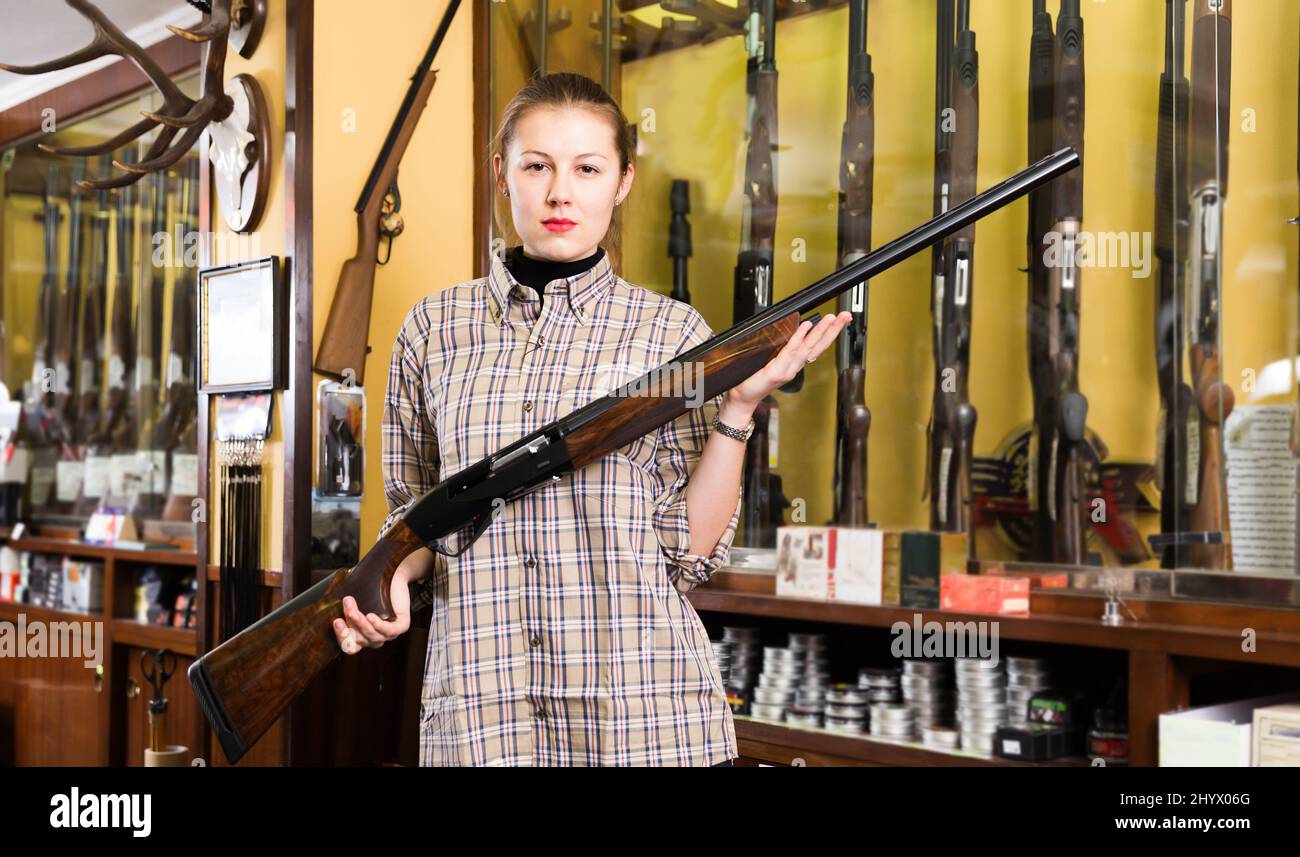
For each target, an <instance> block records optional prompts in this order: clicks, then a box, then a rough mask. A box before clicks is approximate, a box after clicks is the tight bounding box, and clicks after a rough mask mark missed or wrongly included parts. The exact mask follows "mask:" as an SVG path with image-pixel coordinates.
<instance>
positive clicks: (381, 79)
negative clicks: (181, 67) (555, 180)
mask: <svg viewBox="0 0 1300 857" xmlns="http://www.w3.org/2000/svg"><path fill="white" fill-rule="evenodd" d="M472 6H473V4H472V3H468V2H466V3H462V4H461V8H460V10H459V11H458V12H457V13H456V20H455V23H454V24H453V25H452V27H451V29H450V31H449V32H448V34H447V38H446V40H445V41H444V42H443V44H442V48H441V49H440V51H439V53H438V57H437V60H436V61H435V63H434V67H435V68H437V69H439V75H438V82H437V84H436V85H435V86H434V88H433V93H432V95H431V97H430V99H429V103H428V106H427V108H426V109H425V112H424V116H423V118H422V119H421V121H420V125H419V128H418V129H417V130H416V132H415V136H414V137H413V138H412V139H411V143H410V146H409V147H408V149H407V151H406V156H405V157H404V158H403V159H402V167H401V172H400V175H399V179H400V187H401V191H402V216H403V217H404V218H405V220H406V231H405V233H404V234H403V235H402V236H400V237H399V238H398V239H397V240H396V241H395V242H394V244H393V255H392V260H391V261H390V262H389V263H388V264H387V265H385V266H383V267H381V268H379V270H378V273H377V274H376V276H375V299H374V306H373V311H372V314H371V319H370V345H371V348H372V349H373V351H372V352H371V354H370V357H369V359H368V360H367V361H366V371H365V382H366V383H365V387H366V492H365V497H364V499H363V501H362V507H361V508H362V534H361V543H362V545H363V546H368V545H369V544H370V543H371V542H373V541H374V538H375V535H376V534H377V533H378V529H379V525H380V523H381V522H382V521H383V518H384V516H385V515H386V514H387V505H386V503H385V500H384V488H383V476H382V472H381V470H380V466H379V465H380V424H381V418H382V415H383V398H384V391H385V386H386V378H387V370H388V358H389V354H390V352H391V351H392V347H393V341H394V340H395V339H396V337H397V331H398V328H399V327H401V323H402V319H403V318H404V317H405V316H406V313H407V311H408V310H410V308H411V307H412V306H413V305H414V304H415V303H416V302H417V301H418V300H420V299H421V298H423V297H424V296H426V295H428V294H430V293H431V292H435V291H438V290H440V289H443V288H445V287H447V286H449V285H454V284H456V283H459V282H464V281H465V280H469V279H471V278H472V277H473V262H474V247H473V236H474V224H473V217H472V212H473V197H472V185H473V166H472V158H473V157H475V154H476V153H474V152H473V151H472V145H473V137H472V135H473V103H472V98H473V91H474V86H473V69H472V65H471V41H470V35H471V15H472ZM444 9H445V3H444V2H441V0H440V2H436V3H430V2H428V0H382V2H379V3H372V4H371V6H370V13H369V14H364V15H358V14H356V9H355V8H354V7H352V6H351V4H347V3H317V4H316V39H315V52H316V57H315V64H316V77H315V81H314V85H315V126H314V143H315V151H314V159H315V176H314V180H313V185H312V192H313V194H314V197H315V199H314V212H313V233H312V240H313V242H314V245H315V258H314V259H313V263H314V267H315V274H314V280H315V283H314V290H313V295H312V299H313V302H314V304H313V306H314V319H313V321H314V329H315V339H314V342H315V345H319V343H320V337H321V334H322V333H323V332H324V330H325V319H326V317H327V315H328V314H329V308H330V301H331V299H332V297H333V294H334V289H335V285H336V284H337V281H338V275H339V270H340V269H341V268H342V265H343V263H344V261H345V260H347V259H348V258H349V257H350V256H352V254H353V253H355V252H356V216H355V214H354V213H353V206H354V205H355V204H356V201H357V196H358V195H359V194H360V192H361V189H362V186H363V185H364V184H365V180H366V176H367V175H368V173H369V171H370V168H371V166H372V164H373V163H374V161H375V157H376V156H377V155H378V154H379V149H380V146H381V145H382V144H383V141H384V136H385V135H386V134H387V133H388V128H389V126H390V125H391V124H392V121H393V117H394V116H395V115H396V113H397V108H398V106H399V105H400V103H401V101H402V96H403V95H405V93H406V88H407V82H408V81H409V80H410V78H411V74H412V72H414V71H415V67H416V66H417V65H418V64H419V62H420V58H421V57H422V56H423V55H424V51H425V50H426V49H427V48H428V45H429V41H430V39H432V38H433V33H434V30H436V29H437V25H438V21H439V20H441V18H442V14H443V11H444ZM397 22H400V26H394V24H395V23H397ZM345 110H350V111H353V112H354V118H355V131H349V130H348V128H350V127H352V125H351V123H348V122H347V121H346V120H347V117H345V115H344V111H345ZM321 380H322V378H321V376H319V375H318V376H316V378H315V381H316V382H320V381H321Z"/></svg>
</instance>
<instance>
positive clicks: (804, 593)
mask: <svg viewBox="0 0 1300 857" xmlns="http://www.w3.org/2000/svg"><path fill="white" fill-rule="evenodd" d="M776 538H777V560H776V594H777V595H780V596H785V597H790V598H807V599H812V600H817V601H840V602H846V603H853V604H880V603H881V594H882V593H881V564H882V560H883V556H882V545H883V538H882V534H881V533H880V532H879V531H878V530H870V529H849V528H846V527H781V528H779V529H778V530H777V537H776Z"/></svg>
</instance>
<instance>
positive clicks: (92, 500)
mask: <svg viewBox="0 0 1300 857" xmlns="http://www.w3.org/2000/svg"><path fill="white" fill-rule="evenodd" d="M105 161H107V159H105ZM101 166H102V167H105V168H106V167H107V166H108V164H107V163H102V164H101ZM98 174H100V175H103V174H104V173H103V170H102V169H101V170H100V171H99V173H98ZM91 218H92V222H91V226H90V268H89V270H88V271H87V273H86V291H85V295H84V296H83V297H82V301H81V313H80V314H79V315H78V322H77V323H78V328H79V329H78V333H77V341H78V343H79V350H80V363H79V365H78V368H77V425H76V431H75V434H74V443H75V444H76V446H77V448H78V449H79V451H80V455H79V457H80V458H81V459H82V475H81V479H80V481H81V487H80V491H79V494H78V497H77V502H76V507H75V509H74V513H75V514H77V515H78V516H82V517H84V516H88V515H90V514H91V513H92V512H94V511H95V507H96V506H97V505H98V503H99V498H100V497H101V496H103V491H102V490H101V489H98V487H97V485H96V484H94V483H88V482H87V476H88V475H89V470H90V468H91V467H92V458H91V453H92V444H91V442H92V440H93V439H94V436H95V430H96V428H97V427H98V425H99V420H100V417H101V412H100V407H99V405H100V402H99V399H100V391H101V390H102V389H103V379H102V376H101V373H102V362H103V361H102V358H103V354H104V301H105V299H106V297H107V291H108V254H109V222H108V218H109V192H108V191H107V190H101V191H99V192H98V197H97V205H96V206H95V209H94V211H93V213H92V214H91ZM88 488H89V489H90V490H87V489H88Z"/></svg>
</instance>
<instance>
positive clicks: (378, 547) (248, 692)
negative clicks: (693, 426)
mask: <svg viewBox="0 0 1300 857" xmlns="http://www.w3.org/2000/svg"><path fill="white" fill-rule="evenodd" d="M1078 163H1079V157H1078V155H1077V154H1076V153H1075V152H1073V151H1071V150H1062V151H1060V152H1056V153H1055V154H1053V155H1051V156H1050V157H1048V158H1044V159H1043V160H1041V161H1039V162H1038V163H1036V164H1033V165H1032V166H1030V167H1029V168H1028V169H1026V170H1024V171H1022V172H1019V173H1017V174H1015V175H1013V176H1011V177H1010V178H1008V179H1006V180H1005V181H1003V182H1001V183H1000V184H997V185H995V186H994V187H991V188H989V189H988V190H986V191H984V192H983V193H981V194H979V195H978V196H975V197H973V198H971V199H968V200H966V201H965V202H962V203H960V204H958V205H955V206H954V207H953V208H952V209H950V210H949V211H948V212H946V213H945V214H943V215H941V216H940V217H937V218H935V219H933V220H930V221H927V222H926V223H924V224H922V225H921V226H919V227H917V228H916V229H913V230H912V231H910V232H907V233H905V234H904V235H902V236H901V237H899V238H896V239H894V240H893V241H891V242H889V243H888V244H886V245H885V246H883V247H881V248H880V249H878V250H876V251H874V252H872V253H870V254H868V255H867V256H864V257H863V258H861V259H859V260H857V261H856V262H853V263H852V264H850V265H848V266H846V267H844V268H841V269H839V270H838V271H835V272H834V273H832V274H829V275H827V276H826V277H823V278H822V279H821V280H818V281H817V282H816V283H813V284H812V285H810V286H807V287H806V288H804V289H802V290H801V291H799V292H797V293H795V294H794V295H791V296H790V297H788V298H786V299H785V300H783V301H781V302H780V303H777V304H776V305H775V306H772V307H769V308H768V309H765V310H763V311H762V312H759V313H758V314H756V315H754V316H751V317H750V318H748V319H746V320H744V321H742V322H740V323H739V324H736V325H734V326H733V327H732V328H731V329H729V330H727V331H724V332H723V333H720V334H718V335H717V336H714V337H713V338H712V339H709V340H708V341H707V342H703V343H701V344H700V345H698V346H696V347H695V348H692V349H691V350H689V351H687V352H685V353H684V354H681V355H679V356H678V357H677V358H675V359H674V361H673V362H674V363H675V364H677V365H679V366H682V365H691V364H695V365H697V366H699V367H702V369H703V375H704V397H705V399H712V398H714V397H716V396H719V395H721V394H722V393H724V392H726V391H727V390H729V389H731V388H732V387H734V386H735V385H737V384H739V383H741V382H742V381H744V380H745V379H746V378H748V377H750V376H751V375H752V374H753V373H754V372H756V371H758V370H759V369H761V368H762V367H763V366H764V365H766V363H767V362H768V360H770V359H771V358H772V356H773V355H775V354H776V352H777V351H779V350H780V349H781V348H782V347H783V346H784V345H785V343H786V342H787V341H788V340H789V338H790V336H791V335H792V334H793V333H794V332H795V330H796V328H797V327H798V325H799V317H800V315H801V314H803V313H805V312H808V311H810V310H813V309H815V308H816V307H818V306H821V305H822V304H823V303H825V302H826V301H828V300H830V299H832V298H835V297H837V296H838V295H839V294H840V293H841V292H844V291H846V290H847V289H850V288H852V287H853V286H854V285H856V284H857V283H860V282H862V281H863V280H865V279H868V278H870V277H873V276H876V275H878V274H880V273H882V272H883V271H886V270H888V269H889V268H892V267H893V266H894V265H897V264H898V263H899V262H901V261H903V260H904V259H906V258H908V257H909V256H911V255H913V254H914V253H917V252H919V251H921V250H922V249H924V248H925V247H927V246H929V245H931V244H932V243H934V242H935V241H938V240H941V239H942V238H944V237H945V236H947V235H949V234H951V233H953V232H955V231H957V230H959V229H962V228H964V227H965V226H967V225H969V224H971V223H974V222H975V221H976V220H977V219H979V218H981V217H984V216H985V215H987V214H989V213H991V212H993V211H996V210H998V209H1000V208H1002V207H1004V206H1006V205H1008V204H1010V203H1011V202H1013V201H1015V200H1017V199H1019V198H1020V197H1022V196H1024V195H1025V194H1026V193H1027V192H1028V191H1030V190H1032V189H1033V188H1035V187H1038V186H1040V185H1042V184H1044V183H1046V182H1049V181H1051V180H1053V179H1054V178H1056V177H1057V176H1060V175H1064V174H1066V173H1067V172H1069V171H1070V170H1072V169H1074V168H1075V167H1076V166H1077V165H1078ZM662 377H667V376H666V374H665V372H664V369H663V367H660V368H657V369H654V370H652V371H651V372H650V373H648V374H647V375H645V376H643V377H642V378H639V379H637V380H635V381H631V382H629V383H628V384H627V385H625V386H623V387H621V388H619V389H618V390H615V391H614V392H612V393H610V394H608V395H606V396H604V397H602V398H599V399H596V400H594V401H592V402H590V403H588V404H586V405H584V406H582V407H580V408H578V409H577V410H575V411H573V412H572V413H570V414H568V415H567V416H564V417H562V418H561V419H559V420H556V421H555V422H553V423H550V424H549V425H546V426H544V427H542V428H540V429H538V430H537V431H535V432H533V433H531V434H529V435H526V436H525V437H522V438H520V439H519V440H517V441H515V442H514V443H512V444H510V445H508V446H506V447H505V448H504V449H502V450H500V451H499V452H497V453H495V454H493V455H491V456H489V457H487V458H485V459H483V460H481V461H479V462H477V463H475V464H472V465H470V466H469V467H467V468H465V469H463V470H461V471H460V472H458V473H456V474H454V475H452V476H450V477H449V478H447V479H444V480H443V481H442V482H439V483H438V484H437V485H436V486H434V487H433V488H431V489H430V490H429V491H428V492H426V493H425V494H423V495H422V496H420V497H419V498H417V499H416V500H415V501H414V502H412V503H411V505H410V506H409V507H408V509H407V510H406V512H405V513H404V514H403V515H402V517H401V518H400V519H399V520H398V521H396V522H395V523H394V524H393V525H392V526H391V527H389V528H388V529H387V530H386V531H385V532H384V535H383V537H382V538H380V539H379V541H378V542H376V544H375V545H374V547H372V548H371V549H370V550H369V551H367V552H366V555H365V556H364V557H362V558H361V561H360V562H359V563H357V565H355V566H354V567H352V568H350V569H346V568H345V569H339V570H338V571H336V572H335V573H334V574H333V575H332V576H331V577H329V578H327V579H325V580H322V581H321V582H320V583H318V584H316V585H315V586H313V587H311V588H310V589H308V590H307V591H305V592H303V593H302V594H300V595H298V596H297V597H295V598H294V599H292V600H291V601H289V602H287V603H285V604H284V605H282V606H281V607H279V608H278V609H277V610H275V612H273V613H271V614H269V615H267V616H265V617H263V618H262V619H261V620H260V621H258V622H257V623H256V624H254V625H252V626H250V627H248V628H246V629H244V630H243V631H241V632H240V633H239V634H237V635H235V636H234V637H232V638H230V639H229V640H227V641H226V642H224V643H222V644H221V645H220V646H218V647H217V648H215V649H213V650H212V651H210V652H208V653H207V654H205V655H203V657H202V658H200V659H199V660H197V661H195V662H194V663H193V664H192V665H191V666H190V669H189V672H188V675H189V679H190V683H191V685H192V686H193V687H194V692H195V694H196V695H197V696H198V698H199V701H200V703H201V704H202V707H203V713H204V716H205V717H206V718H207V720H208V723H209V724H211V726H212V728H213V729H214V730H215V731H216V733H217V738H218V740H219V742H220V744H221V747H222V750H223V751H224V752H225V754H226V757H227V759H229V760H230V762H231V763H232V764H233V763H234V762H237V761H238V760H239V759H240V758H242V757H243V755H244V754H245V753H246V752H247V751H248V749H249V747H251V746H252V744H253V743H254V742H255V741H257V739H258V738H260V737H261V736H262V735H263V734H264V733H265V732H266V730H267V729H268V728H270V726H271V725H272V724H273V723H274V722H275V721H276V719H277V718H279V717H280V715H281V714H282V713H283V712H284V711H285V709H286V708H287V707H288V706H289V705H290V703H292V702H293V700H294V699H295V698H297V697H298V695H299V694H301V693H302V691H303V690H304V689H305V688H306V687H307V686H308V685H309V684H310V683H311V681H312V679H313V678H315V677H316V676H317V675H318V674H319V673H320V671H321V670H322V669H324V668H325V667H326V666H327V665H329V664H330V663H331V662H332V661H333V660H334V659H335V658H336V657H337V656H338V655H339V647H338V643H337V641H336V639H335V637H334V631H333V628H332V627H331V623H332V622H333V620H334V619H335V618H337V617H339V616H341V615H342V606H341V602H342V599H343V598H344V597H345V596H347V595H351V596H353V597H355V598H356V599H357V604H358V606H359V607H360V609H361V611H362V612H363V613H364V612H374V613H377V614H378V615H382V616H390V617H391V616H392V615H393V611H392V605H391V603H390V601H389V590H390V588H391V586H392V578H393V572H394V571H395V570H396V569H397V567H398V565H399V564H400V563H401V561H402V560H403V559H405V558H406V557H407V556H409V555H410V554H411V553H412V552H413V551H415V550H416V549H418V548H421V547H424V546H425V545H433V546H435V549H438V550H439V552H441V553H447V550H446V548H445V547H443V546H441V545H438V544H437V542H438V541H439V540H440V539H442V538H444V537H445V536H448V535H451V534H453V533H458V532H464V533H466V534H467V538H468V541H466V542H462V543H463V544H465V545H468V544H471V543H472V542H473V540H474V539H476V538H478V537H479V536H481V535H482V534H483V532H484V531H485V530H486V529H487V528H488V526H489V525H490V524H491V522H492V520H493V517H494V513H495V509H496V508H499V504H498V502H497V501H499V500H513V499H515V498H517V497H520V496H522V495H524V494H526V493H528V492H530V491H532V490H535V489H538V488H541V487H543V486H546V485H550V484H552V483H555V482H559V481H561V480H562V479H563V478H564V476H565V475H566V474H568V473H570V472H572V471H574V470H578V469H581V468H583V467H585V466H587V465H588V464H592V463H593V462H596V461H598V460H599V459H600V458H602V457H603V456H605V455H607V454H608V453H610V452H612V451H614V450H616V449H618V448H619V447H621V446H623V445H625V444H627V443H630V442H632V441H634V440H636V439H637V438H639V437H641V436H642V435H644V434H647V433H649V432H651V431H654V430H655V429H657V428H659V427H660V426H663V425H665V424H666V423H669V422H671V421H673V420H675V419H677V418H678V417H680V416H681V415H682V414H684V413H686V412H687V410H688V408H689V407H690V405H689V404H688V401H687V399H686V398H685V397H684V396H682V395H677V394H676V393H674V392H672V391H665V390H662V389H661V388H660V385H659V383H658V381H657V379H659V378H662ZM651 389H653V390H654V391H655V392H656V395H652V396H646V395H639V394H638V392H644V391H646V390H651ZM663 393H666V395H659V394H663Z"/></svg>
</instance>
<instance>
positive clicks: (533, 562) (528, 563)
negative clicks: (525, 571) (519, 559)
mask: <svg viewBox="0 0 1300 857" xmlns="http://www.w3.org/2000/svg"><path fill="white" fill-rule="evenodd" d="M536 565H537V560H535V559H533V558H532V557H531V556H530V557H529V558H528V559H526V560H524V567H525V568H533V567H534V566H536Z"/></svg>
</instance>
